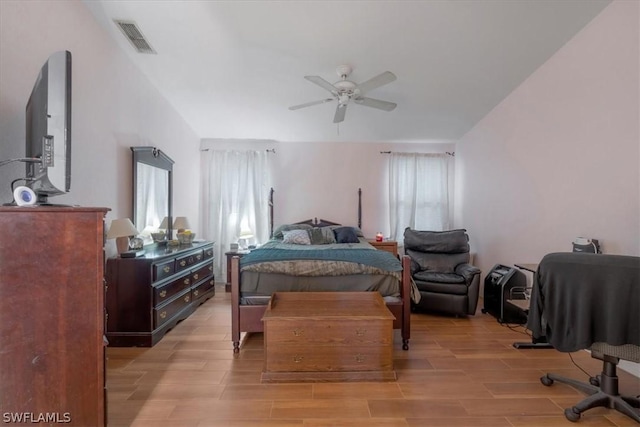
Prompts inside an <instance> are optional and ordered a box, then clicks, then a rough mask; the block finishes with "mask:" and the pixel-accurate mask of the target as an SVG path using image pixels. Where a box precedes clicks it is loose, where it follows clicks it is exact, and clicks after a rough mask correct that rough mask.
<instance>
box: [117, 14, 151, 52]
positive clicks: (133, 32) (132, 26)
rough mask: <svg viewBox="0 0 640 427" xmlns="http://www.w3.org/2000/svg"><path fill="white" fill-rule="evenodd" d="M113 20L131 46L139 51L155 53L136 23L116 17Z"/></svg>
mask: <svg viewBox="0 0 640 427" xmlns="http://www.w3.org/2000/svg"><path fill="white" fill-rule="evenodd" d="M113 22H115V23H116V25H117V26H118V27H120V30H122V33H123V34H124V35H125V37H126V38H127V40H129V41H130V42H131V44H132V45H133V47H134V48H135V49H136V50H137V51H138V52H140V53H156V51H155V50H154V49H153V48H152V47H151V45H150V44H149V42H148V41H147V40H146V39H145V38H144V36H143V35H142V32H141V31H140V29H139V28H138V26H137V24H136V23H135V22H133V21H121V20H118V19H114V20H113Z"/></svg>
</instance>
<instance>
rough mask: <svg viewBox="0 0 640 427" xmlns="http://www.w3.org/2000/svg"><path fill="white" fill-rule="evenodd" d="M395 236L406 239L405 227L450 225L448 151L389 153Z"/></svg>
mask: <svg viewBox="0 0 640 427" xmlns="http://www.w3.org/2000/svg"><path fill="white" fill-rule="evenodd" d="M389 156H390V157H389V208H390V211H389V219H390V223H391V224H390V225H391V236H390V237H391V238H392V239H394V240H398V241H399V242H401V241H402V239H403V235H404V229H405V228H407V227H411V228H414V229H417V230H433V231H442V230H447V229H449V159H448V156H447V155H446V154H439V153H438V154H421V153H391V154H390V155H389Z"/></svg>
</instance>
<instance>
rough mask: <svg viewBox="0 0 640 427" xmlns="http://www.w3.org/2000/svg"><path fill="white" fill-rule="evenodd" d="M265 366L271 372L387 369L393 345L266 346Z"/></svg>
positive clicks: (389, 366)
mask: <svg viewBox="0 0 640 427" xmlns="http://www.w3.org/2000/svg"><path fill="white" fill-rule="evenodd" d="M265 367H266V370H267V371H271V372H340V371H346V372H353V371H386V370H389V371H390V370H393V347H392V346H390V345H386V346H351V347H347V346H343V347H332V346H305V345H281V346H272V345H269V346H268V347H267V353H266V360H265Z"/></svg>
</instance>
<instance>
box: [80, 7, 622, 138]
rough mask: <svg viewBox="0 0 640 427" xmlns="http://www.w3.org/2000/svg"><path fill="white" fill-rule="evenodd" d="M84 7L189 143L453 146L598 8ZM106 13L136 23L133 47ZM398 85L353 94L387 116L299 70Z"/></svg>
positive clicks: (319, 74)
mask: <svg viewBox="0 0 640 427" xmlns="http://www.w3.org/2000/svg"><path fill="white" fill-rule="evenodd" d="M84 2H85V4H86V6H87V7H88V8H89V9H90V10H91V12H92V13H93V15H94V16H95V17H96V19H97V20H98V21H99V22H100V23H101V24H102V25H103V26H104V27H105V29H106V30H107V31H108V32H109V34H110V35H111V36H112V37H113V38H114V39H115V41H116V42H117V43H118V45H119V46H120V47H121V48H122V49H123V50H124V51H125V52H126V54H127V55H129V56H130V57H131V59H132V61H133V62H134V63H135V64H136V65H137V66H138V67H139V68H140V70H141V71H142V72H143V73H144V74H145V75H146V76H147V77H148V78H149V80H150V81H151V82H152V83H153V84H154V85H155V86H156V87H157V88H158V90H159V91H160V92H161V93H162V94H163V95H164V96H165V97H166V98H167V99H168V100H169V102H170V103H171V104H172V105H173V106H174V108H175V109H176V110H177V111H178V112H179V113H180V114H181V115H182V116H183V117H184V119H185V120H186V121H187V123H188V124H189V125H190V126H191V127H192V128H193V129H194V131H195V132H196V133H197V134H198V135H199V136H200V137H201V138H224V139H227V138H239V139H273V140H279V141H294V142H295V141H423V142H429V141H455V140H457V139H459V138H460V137H462V136H463V135H464V134H465V133H466V132H467V131H469V130H470V129H471V128H472V127H473V126H474V125H475V124H476V123H477V122H478V121H479V120H480V119H482V118H483V117H484V116H485V115H486V114H487V113H488V112H489V111H490V110H491V109H492V108H493V107H495V106H496V105H497V104H498V103H499V102H500V101H501V100H502V99H504V98H505V96H506V95H508V94H509V93H510V92H511V91H512V90H513V89H515V88H516V87H517V86H518V85H519V84H520V83H522V82H523V81H524V80H525V79H526V78H527V77H528V76H529V75H531V74H532V73H533V72H534V71H535V70H536V69H537V68H538V67H539V66H540V65H542V64H543V63H544V62H545V61H546V60H547V59H548V58H549V57H550V56H551V55H553V53H555V52H556V51H557V50H558V49H559V48H560V47H561V46H562V45H564V44H565V43H566V42H567V41H569V40H570V39H571V37H573V36H574V35H575V34H576V33H577V32H578V31H579V30H580V29H582V28H583V27H584V26H585V25H586V24H587V23H588V22H589V21H591V20H592V19H593V18H594V17H595V16H596V15H597V14H598V13H600V12H601V11H602V9H603V8H604V7H605V6H606V5H607V4H608V3H609V0H589V1H587V0H555V1H554V0H545V1H540V0H499V1H490V0H469V1H466V0H442V1H436V0H430V1H264V0H263V1H168V0H164V1H162V0H158V1H152V0H141V1H130V0H129V1H113V0H102V1H96V0H85V1H84ZM113 19H124V20H132V21H135V22H136V23H137V24H138V27H139V28H140V29H141V31H142V32H143V34H144V35H145V37H146V38H147V40H148V41H149V43H150V44H151V45H152V47H153V48H154V49H155V50H156V51H157V55H149V54H140V53H137V52H135V51H134V49H133V48H132V46H131V45H130V44H129V42H128V41H127V40H126V39H125V38H124V36H123V35H122V33H121V32H120V30H119V29H118V28H117V27H116V25H115V24H114V23H113V21H112V20H113ZM340 64H348V65H351V66H352V67H353V68H354V71H353V73H352V74H351V76H350V78H351V80H353V81H355V82H363V81H365V80H367V79H369V78H371V77H373V76H375V75H377V74H380V73H382V72H383V71H387V70H388V71H392V72H393V73H394V74H396V76H397V77H398V79H397V80H396V81H395V82H392V83H390V84H388V85H385V86H383V87H380V88H378V89H375V90H373V91H371V92H370V93H368V94H367V96H371V97H373V98H379V99H384V100H388V101H392V102H396V103H397V104H398V107H397V108H396V109H395V110H394V111H392V112H385V111H380V110H376V109H372V108H367V107H364V106H360V105H354V104H350V105H349V107H348V110H347V114H346V119H345V121H344V122H343V123H341V124H340V126H339V128H338V126H337V125H335V124H333V115H334V111H335V108H336V104H335V102H330V103H326V104H322V105H316V106H312V107H309V108H305V109H301V110H297V111H290V110H289V109H288V107H289V106H292V105H296V104H301V103H304V102H308V101H314V100H320V99H323V98H326V97H327V95H329V93H328V92H327V91H325V90H324V89H322V88H321V87H319V86H317V85H314V84H312V83H311V82H308V81H307V80H305V79H304V78H303V76H305V75H318V76H320V77H322V78H324V79H325V80H328V81H330V82H335V81H337V80H338V76H337V75H336V72H335V69H336V66H338V65H340Z"/></svg>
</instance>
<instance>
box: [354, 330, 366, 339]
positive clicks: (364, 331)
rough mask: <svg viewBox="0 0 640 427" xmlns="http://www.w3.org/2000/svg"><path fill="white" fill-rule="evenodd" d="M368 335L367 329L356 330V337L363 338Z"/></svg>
mask: <svg viewBox="0 0 640 427" xmlns="http://www.w3.org/2000/svg"><path fill="white" fill-rule="evenodd" d="M366 333H367V330H366V329H356V336H359V337H362V336H364V334H366Z"/></svg>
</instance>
